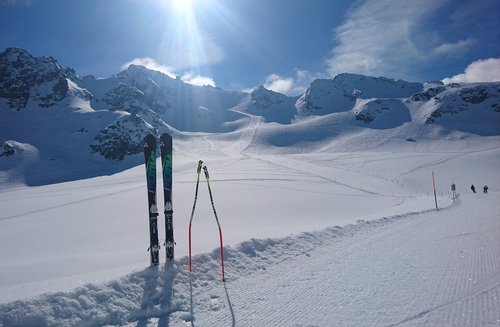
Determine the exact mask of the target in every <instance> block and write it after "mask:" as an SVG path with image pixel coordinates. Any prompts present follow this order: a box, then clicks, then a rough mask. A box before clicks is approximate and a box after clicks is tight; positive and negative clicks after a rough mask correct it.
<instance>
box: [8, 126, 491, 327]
mask: <svg viewBox="0 0 500 327" xmlns="http://www.w3.org/2000/svg"><path fill="white" fill-rule="evenodd" d="M232 137H233V138H232V140H231V138H230V135H226V136H225V138H221V137H220V136H217V135H205V136H196V137H193V138H192V139H186V140H178V141H176V142H174V147H175V149H174V150H175V158H174V210H175V218H174V226H175V230H176V242H177V250H176V254H177V258H178V259H177V260H176V262H175V266H172V267H171V266H162V267H160V269H159V270H158V271H155V270H151V269H147V268H146V267H147V265H148V263H149V261H148V260H149V256H148V253H147V252H146V247H147V242H148V240H147V238H148V235H147V222H146V216H147V213H146V210H147V207H146V203H147V201H146V194H145V193H146V192H145V182H144V176H143V175H144V169H143V167H142V166H138V167H135V168H133V169H130V170H127V171H125V172H123V173H119V174H116V175H112V176H103V177H97V178H93V179H86V180H81V181H74V182H69V183H62V184H54V185H46V186H37V187H20V188H6V189H4V190H2V193H1V197H0V203H1V204H0V205H1V207H2V213H1V216H0V226H1V227H0V233H1V234H0V241H1V242H2V246H1V247H0V248H1V249H3V250H0V262H1V264H0V275H1V278H0V280H1V285H0V289H1V290H0V294H1V302H4V303H5V304H3V305H2V306H0V321H2V322H3V323H4V325H6V326H10V325H14V324H15V323H19V324H21V325H28V326H29V325H36V324H37V323H39V322H40V321H42V322H45V323H46V324H47V325H61V326H64V325H74V324H78V323H79V322H84V323H85V324H88V325H106V324H110V325H130V326H136V325H139V326H145V325H151V326H156V325H158V324H159V325H165V324H169V325H170V326H182V325H185V324H186V322H187V323H188V325H196V326H206V325H209V326H210V325H214V324H217V323H218V322H222V325H234V324H233V322H235V324H236V325H241V326H255V325H266V324H271V325H274V324H281V325H290V326H291V325H294V324H295V325H296V324H298V325H308V324H309V325H311V324H312V325H322V326H325V325H326V326H332V325H333V326H335V325H341V326H342V325H345V326H351V325H364V324H366V325H390V324H397V323H402V325H405V324H406V325H412V326H413V325H415V324H417V325H428V324H430V325H439V324H440V323H441V322H443V321H444V322H449V323H456V324H458V325H463V326H466V325H468V324H469V323H470V322H473V323H474V322H478V323H479V324H481V322H482V321H484V322H486V323H493V324H494V323H495V321H496V320H497V319H498V314H497V313H496V311H495V310H494V308H496V307H497V305H498V300H495V295H494V294H495V292H498V291H499V289H498V285H499V283H500V281H499V278H500V275H499V273H500V270H499V269H498V266H497V265H496V263H495V262H500V261H499V260H498V259H499V255H500V254H499V253H498V250H497V249H499V247H498V246H497V245H498V242H499V241H500V239H499V238H498V233H496V230H497V229H498V226H497V225H498V212H499V209H500V208H499V207H498V203H499V202H498V201H497V200H498V194H499V193H498V192H499V191H500V189H499V188H498V185H500V180H499V179H498V178H499V176H498V174H497V167H498V165H499V164H500V152H499V151H500V147H499V140H498V138H495V139H491V140H489V141H488V140H487V139H486V138H481V140H478V141H477V142H476V141H473V140H467V139H465V140H458V141H454V142H448V143H442V142H444V140H443V141H436V140H428V141H425V146H424V144H422V143H424V142H416V143H413V142H406V143H407V144H409V145H410V146H412V148H409V149H410V150H408V152H404V151H402V149H401V148H400V147H399V146H398V145H391V146H386V147H385V148H381V149H380V150H371V151H366V152H344V153H336V152H331V153H328V152H316V153H308V154H305V155H297V154H289V155H269V154H268V155H251V156H249V155H248V154H245V153H246V152H243V153H242V152H238V151H237V150H236V149H239V147H236V146H234V147H231V146H229V145H230V144H236V145H237V144H241V142H243V140H242V138H247V139H246V142H247V143H250V142H252V141H253V142H254V145H255V142H256V141H255V139H254V138H252V135H251V134H241V135H240V134H234V135H233V136H232ZM230 140H231V141H230ZM417 146H420V147H422V148H420V149H418V148H417ZM265 147H266V145H265V144H262V149H261V152H263V150H264V149H265ZM417 149H418V150H419V152H417V153H415V152H414V150H417ZM247 151H248V149H247ZM199 158H203V159H205V162H206V164H207V165H208V166H209V168H210V171H211V177H212V187H213V191H214V196H215V201H216V206H217V210H218V213H219V217H220V219H221V223H222V227H223V232H224V240H225V244H226V246H227V247H226V253H225V256H226V276H227V279H228V280H227V282H226V283H225V284H222V283H221V282H220V281H219V278H220V266H219V257H218V249H217V246H218V236H217V230H216V225H215V222H214V220H213V216H212V213H211V208H210V205H209V202H208V195H207V193H206V186H205V185H204V183H202V184H201V185H200V187H201V188H200V197H199V203H198V207H197V211H196V215H195V220H194V227H193V236H194V240H195V242H194V253H195V254H196V255H197V256H196V257H195V260H194V267H195V273H194V274H192V275H191V277H190V275H189V273H188V272H187V257H186V256H185V255H186V254H187V222H188V218H189V214H190V210H191V205H192V196H193V191H194V177H195V176H194V175H195V174H194V170H195V168H196V162H197V160H198V159H199ZM471 167H475V168H476V169H472V168H471ZM431 171H435V172H436V175H437V185H438V203H439V206H440V208H443V210H440V211H438V212H435V211H434V210H433V208H434V199H433V197H432V189H431V180H430V173H431ZM452 182H455V183H456V184H457V185H458V192H459V193H460V202H459V205H453V204H452V201H451V199H450V194H449V191H448V190H449V185H450V184H451V183H452ZM471 183H475V184H476V186H477V187H478V189H480V187H481V186H482V185H484V184H488V185H489V186H490V193H491V194H488V195H483V194H475V195H474V197H472V194H470V191H469V190H468V187H469V185H470V184H471ZM160 196H161V195H160ZM471 218H473V220H471ZM360 220H362V221H360ZM160 222H161V224H160V231H163V229H164V225H163V222H162V221H161V220H160ZM110 230H112V231H113V232H112V233H109V231H110ZM474 231H477V233H474ZM304 232H306V233H304ZM462 234H464V236H461V235H462ZM20 235H22V237H23V238H24V242H22V243H19V242H18V239H19V237H20ZM161 235H163V233H161ZM417 236H418V237H417ZM11 244H16V246H15V247H12V246H11ZM61 244H64V246H61ZM395 245H398V246H395ZM35 249H36V250H35ZM212 249H214V250H213V251H212V252H207V251H211V250H212ZM481 249H482V250H481ZM431 253H432V254H433V255H432V256H429V254H431ZM162 254H163V252H162ZM373 258H378V259H377V260H373ZM444 258H447V260H444ZM450 258H451V259H450ZM465 259H467V260H470V261H464V260H465ZM161 260H162V262H164V256H163V255H162V257H161ZM469 262H470V263H469ZM472 262H473V263H474V264H472ZM464 269H466V270H464ZM332 272H333V273H332ZM470 278H472V279H470ZM444 281H449V282H446V283H445V282H444ZM224 285H225V286H224ZM255 285H262V287H260V286H259V287H256V286H255ZM402 285H404V287H402ZM457 285H458V286H457ZM320 286H321V287H320ZM318 287H320V288H318ZM74 288H76V289H75V290H72V289H74ZM44 292H51V293H49V294H46V295H42V296H41V297H35V298H32V297H33V296H37V295H38V294H41V293H44ZM54 292H56V293H54ZM438 294H439V296H437V295H438ZM26 297H28V298H32V299H28V300H23V299H25V298H26ZM16 299H19V300H22V302H12V303H8V302H10V301H12V300H16ZM496 299H498V297H496ZM396 304H397V306H396ZM368 309H369V310H368ZM337 322H338V324H337Z"/></svg>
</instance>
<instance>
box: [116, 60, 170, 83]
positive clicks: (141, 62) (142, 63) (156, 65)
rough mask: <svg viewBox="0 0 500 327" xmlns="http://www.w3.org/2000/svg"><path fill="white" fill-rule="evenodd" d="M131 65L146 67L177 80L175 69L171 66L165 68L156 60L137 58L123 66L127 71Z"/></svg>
mask: <svg viewBox="0 0 500 327" xmlns="http://www.w3.org/2000/svg"><path fill="white" fill-rule="evenodd" d="M130 65H137V66H144V67H146V68H148V69H151V70H156V71H158V72H161V73H163V74H165V75H168V76H169V77H171V78H175V77H176V74H174V73H173V68H172V67H169V66H165V65H162V64H159V63H157V62H156V60H154V59H152V58H149V57H143V58H135V59H133V60H131V61H129V62H127V63H126V64H124V65H123V66H122V69H127V68H128V66H130Z"/></svg>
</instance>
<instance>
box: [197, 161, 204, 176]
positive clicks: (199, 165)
mask: <svg viewBox="0 0 500 327" xmlns="http://www.w3.org/2000/svg"><path fill="white" fill-rule="evenodd" d="M201 165H203V160H199V161H198V168H197V169H196V173H198V174H199V173H200V172H201Z"/></svg>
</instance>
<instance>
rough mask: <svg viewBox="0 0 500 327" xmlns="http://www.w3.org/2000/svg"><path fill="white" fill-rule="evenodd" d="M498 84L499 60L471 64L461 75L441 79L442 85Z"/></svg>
mask: <svg viewBox="0 0 500 327" xmlns="http://www.w3.org/2000/svg"><path fill="white" fill-rule="evenodd" d="M474 82H500V58H488V59H483V60H477V61H474V62H472V63H471V64H470V65H469V66H467V68H465V71H464V73H463V74H458V75H455V76H452V77H449V78H448V77H447V78H445V79H443V83H445V84H449V83H474Z"/></svg>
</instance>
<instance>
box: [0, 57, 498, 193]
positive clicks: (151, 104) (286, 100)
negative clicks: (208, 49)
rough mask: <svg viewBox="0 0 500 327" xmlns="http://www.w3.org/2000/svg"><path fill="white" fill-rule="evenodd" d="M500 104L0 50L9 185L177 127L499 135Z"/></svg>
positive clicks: (282, 134)
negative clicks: (255, 83) (244, 87)
mask: <svg viewBox="0 0 500 327" xmlns="http://www.w3.org/2000/svg"><path fill="white" fill-rule="evenodd" d="M499 104H500V83H474V84H450V85H443V84H442V83H440V82H437V83H436V82H434V83H425V84H422V83H411V82H406V81H402V80H393V79H389V78H384V77H369V76H363V75H357V74H347V73H345V74H340V75H338V76H336V77H335V78H333V79H318V80H315V81H313V82H312V83H311V85H310V87H309V88H308V89H307V90H306V92H305V93H304V94H303V95H301V96H299V97H288V96H286V95H283V94H280V93H276V92H273V91H271V90H267V89H266V88H264V87H262V86H261V87H259V88H257V89H255V90H254V91H253V92H251V93H250V94H247V93H241V92H234V91H226V90H222V89H220V88H215V87H211V86H203V87H200V86H195V85H190V84H187V83H184V82H183V81H181V80H179V79H174V78H171V77H169V76H167V75H165V74H163V73H160V72H157V71H153V70H150V69H147V68H145V67H142V66H137V65H130V66H129V67H128V68H127V69H125V70H124V71H122V72H119V73H118V74H116V75H114V76H111V77H108V78H96V77H94V76H90V75H89V76H83V77H81V76H79V75H77V73H76V72H75V71H74V70H73V69H71V68H63V67H61V66H60V65H59V63H58V62H57V60H56V59H54V58H52V57H33V56H32V55H31V54H29V53H28V52H27V51H25V50H23V49H19V48H9V49H6V50H5V51H4V52H2V53H0V117H1V119H0V124H1V129H0V181H11V182H14V181H19V182H24V183H28V184H44V183H53V182H58V181H66V180H73V179H79V178H86V177H90V176H96V175H102V174H103V173H104V174H111V173H115V172H117V171H120V170H122V169H124V168H127V167H132V166H134V165H137V164H139V163H141V162H142V156H141V155H140V154H141V152H142V139H143V137H144V136H145V135H146V134H147V133H155V134H159V133H162V132H169V133H171V134H173V135H174V138H175V139H176V140H177V141H180V140H187V139H189V138H193V137H199V136H200V133H219V134H220V135H221V137H224V135H225V134H227V133H230V135H236V136H238V135H239V137H240V139H241V140H243V139H245V142H248V143H244V142H240V143H239V145H238V147H239V148H241V149H242V151H248V152H251V151H258V152H266V151H284V152H295V153H299V152H308V151H314V150H315V149H330V150H336V151H342V150H345V149H349V150H353V149H368V148H372V147H376V146H380V145H381V144H385V143H387V142H399V141H401V140H403V141H406V140H407V139H412V140H416V141H418V140H419V139H426V138H435V137H441V138H458V139H460V138H464V137H471V136H472V137H474V136H493V135H500V109H499V107H500V105H499ZM257 122H258V124H257ZM204 135H206V134H204ZM247 135H252V138H249V139H248V140H247V138H246V136H247ZM254 143H255V144H258V146H255V144H254ZM261 144H264V145H266V147H261V146H260V145H261Z"/></svg>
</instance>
